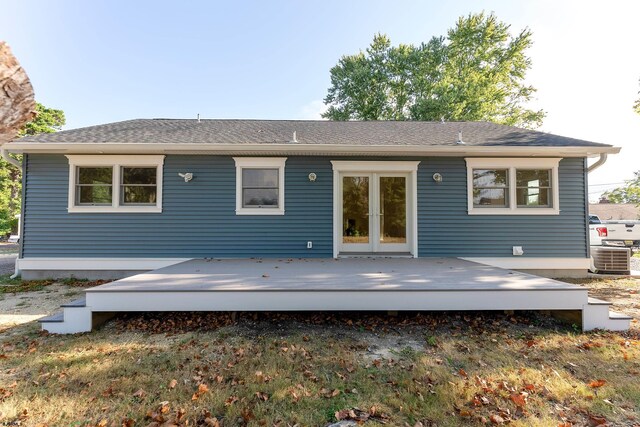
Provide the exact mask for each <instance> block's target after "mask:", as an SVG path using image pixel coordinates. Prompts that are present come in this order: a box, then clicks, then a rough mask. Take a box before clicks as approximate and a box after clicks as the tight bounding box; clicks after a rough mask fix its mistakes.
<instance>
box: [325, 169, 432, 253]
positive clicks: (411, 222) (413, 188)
mask: <svg viewBox="0 0 640 427" xmlns="http://www.w3.org/2000/svg"><path fill="white" fill-rule="evenodd" d="M331 164H332V166H333V257H334V258H338V256H339V254H340V239H341V238H342V227H341V222H342V221H341V218H342V212H341V206H342V200H341V199H340V197H341V194H342V183H341V179H340V177H341V176H342V175H341V174H342V173H357V172H362V173H371V174H374V175H375V174H378V173H380V174H384V173H402V174H406V175H409V176H408V177H407V204H408V205H409V206H408V208H407V217H408V218H407V228H408V230H407V237H409V238H410V241H409V242H408V243H409V248H410V249H409V250H410V252H411V255H412V256H413V257H414V258H417V257H418V165H419V164H420V161H349V160H331Z"/></svg>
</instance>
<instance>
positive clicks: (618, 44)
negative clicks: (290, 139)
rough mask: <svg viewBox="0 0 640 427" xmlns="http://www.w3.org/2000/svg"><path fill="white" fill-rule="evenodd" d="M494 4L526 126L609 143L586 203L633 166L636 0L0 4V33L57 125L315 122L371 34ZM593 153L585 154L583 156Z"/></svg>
mask: <svg viewBox="0 0 640 427" xmlns="http://www.w3.org/2000/svg"><path fill="white" fill-rule="evenodd" d="M481 11H485V12H494V13H495V14H496V15H497V17H498V18H499V19H500V20H501V21H503V22H505V23H507V24H510V25H511V30H512V32H513V33H514V34H516V33H519V32H520V31H521V30H523V29H524V28H529V29H530V30H531V31H532V33H533V41H534V44H533V46H532V47H531V49H530V50H529V52H528V54H529V56H530V58H531V61H532V67H531V70H530V71H529V73H528V74H527V83H529V84H531V85H533V86H534V87H536V88H537V89H538V91H537V93H536V99H535V101H534V102H533V105H532V106H533V107H536V108H542V109H544V110H545V111H546V112H547V117H546V119H545V121H544V124H543V126H542V127H541V128H540V129H539V130H541V131H544V132H551V133H555V134H559V135H565V136H570V137H574V138H580V139H586V140H590V141H594V142H601V143H606V144H611V145H615V146H617V147H621V148H622V151H621V153H620V154H618V155H612V156H609V160H608V161H607V163H605V165H604V166H602V167H601V168H599V169H598V170H596V171H594V172H593V173H591V174H590V176H589V184H590V188H589V193H590V196H589V197H590V199H592V200H597V199H598V197H599V194H600V193H601V192H602V191H604V190H606V189H611V188H615V187H617V186H619V185H620V184H621V183H623V181H624V180H626V179H630V178H632V176H633V172H634V171H636V170H640V115H637V114H635V113H634V112H633V110H632V105H633V102H634V100H635V99H637V98H638V96H639V95H638V91H639V90H640V84H639V79H640V33H639V32H638V29H637V25H638V20H637V18H638V16H640V1H637V0H627V1H616V0H611V1H607V2H602V1H591V0H580V1H577V0H576V1H574V0H562V1H560V0H549V1H547V0H535V1H534V0H520V1H513V0H496V1H489V0H460V1H403V0H394V1H387V2H384V1H373V0H370V1H356V0H353V1H348V0H340V1H333V0H330V1H327V0H323V1H317V2H312V1H299V0H298V1H294V0H291V1H280V0H271V1H225V2H215V1H195V0H194V1H187V0H185V1H173V2H169V1H161V0H155V1H146V0H136V1H131V0H126V1H121V0H92V1H85V0H0V40H5V41H7V42H8V43H9V45H10V46H11V48H12V50H13V53H14V54H15V55H16V57H17V58H18V60H19V61H20V63H21V64H22V66H23V67H24V68H25V70H26V71H27V73H28V75H29V77H30V78H31V81H32V83H33V86H34V89H35V92H36V99H37V100H38V101H39V102H41V103H43V104H45V105H46V106H49V107H53V108H58V109H62V110H64V112H65V114H66V117H67V126H66V127H65V129H73V128H78V127H83V126H89V125H95V124H102V123H109V122H114V121H119V120H127V119H133V118H151V117H164V118H195V117H196V115H197V114H200V115H201V117H203V118H262V119H320V114H321V112H322V111H323V109H324V105H323V102H322V100H323V98H324V97H325V95H326V93H327V89H328V88H329V84H330V80H329V70H330V68H331V67H332V66H334V65H335V64H336V63H337V61H338V60H339V59H340V57H341V56H342V55H348V54H354V53H357V52H359V51H360V50H364V49H365V48H366V47H367V46H368V45H369V44H370V42H371V40H372V38H373V36H374V34H376V33H378V32H380V33H385V34H387V35H388V36H389V37H390V38H391V41H392V43H393V44H399V43H413V44H419V43H421V42H423V41H428V40H429V39H430V38H431V37H433V36H439V35H444V34H445V33H446V31H447V29H448V28H451V27H452V26H453V25H454V24H455V21H456V19H457V18H458V17H459V16H462V15H468V14H469V13H476V12H481ZM593 161H594V160H591V162H593Z"/></svg>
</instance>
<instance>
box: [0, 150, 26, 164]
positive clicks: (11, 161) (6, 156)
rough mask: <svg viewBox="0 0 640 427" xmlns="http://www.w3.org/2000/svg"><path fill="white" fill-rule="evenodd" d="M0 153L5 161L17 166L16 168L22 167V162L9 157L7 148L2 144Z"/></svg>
mask: <svg viewBox="0 0 640 427" xmlns="http://www.w3.org/2000/svg"><path fill="white" fill-rule="evenodd" d="M0 153H1V154H2V158H3V159H5V160H6V161H7V162H9V163H10V164H12V165H13V166H15V167H17V168H18V169H22V163H20V162H19V161H18V160H16V159H14V158H13V157H11V156H10V155H9V152H8V151H7V149H6V148H5V147H4V145H2V146H0Z"/></svg>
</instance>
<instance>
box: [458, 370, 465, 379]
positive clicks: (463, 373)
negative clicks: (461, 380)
mask: <svg viewBox="0 0 640 427" xmlns="http://www.w3.org/2000/svg"><path fill="white" fill-rule="evenodd" d="M458 373H459V374H460V376H462V377H465V378H467V372H466V371H465V370H464V369H462V368H460V370H459V371H458Z"/></svg>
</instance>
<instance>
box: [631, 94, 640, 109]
mask: <svg viewBox="0 0 640 427" xmlns="http://www.w3.org/2000/svg"><path fill="white" fill-rule="evenodd" d="M638 95H640V91H638ZM633 110H634V111H635V112H636V113H638V114H640V98H638V99H637V100H636V102H635V104H633Z"/></svg>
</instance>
